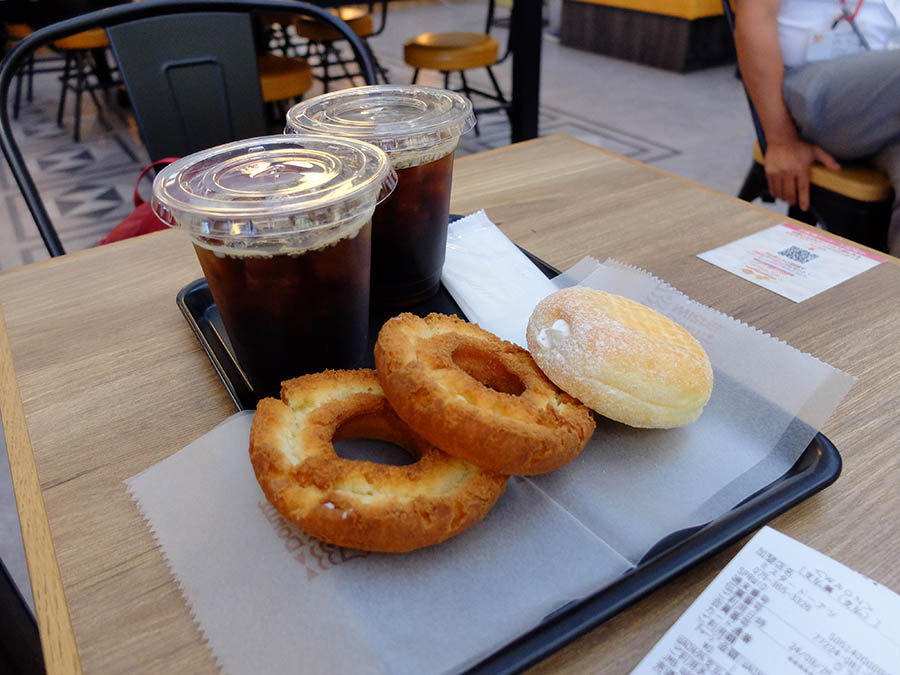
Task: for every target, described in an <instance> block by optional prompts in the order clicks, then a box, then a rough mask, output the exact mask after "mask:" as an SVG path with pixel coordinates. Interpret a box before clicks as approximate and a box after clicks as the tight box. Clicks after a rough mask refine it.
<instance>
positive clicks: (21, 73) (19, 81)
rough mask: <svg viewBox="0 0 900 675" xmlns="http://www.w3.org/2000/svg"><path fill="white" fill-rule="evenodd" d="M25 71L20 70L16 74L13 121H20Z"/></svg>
mask: <svg viewBox="0 0 900 675" xmlns="http://www.w3.org/2000/svg"><path fill="white" fill-rule="evenodd" d="M24 71H25V69H24V68H20V69H19V72H18V73H16V93H15V94H14V95H13V115H12V116H13V119H14V120H17V119H19V103H20V102H21V100H22V79H23V78H24V77H25V72H24Z"/></svg>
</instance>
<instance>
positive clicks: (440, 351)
mask: <svg viewBox="0 0 900 675" xmlns="http://www.w3.org/2000/svg"><path fill="white" fill-rule="evenodd" d="M375 367H376V371H377V372H378V380H379V382H381V386H382V388H383V389H384V393H385V396H387V399H388V401H390V403H391V406H392V407H393V409H394V410H395V411H396V413H397V415H398V416H399V417H400V418H401V419H402V420H403V421H405V422H406V423H407V424H408V425H409V426H410V427H411V428H412V429H414V430H415V431H416V433H417V434H419V435H421V436H423V437H424V438H426V439H427V440H429V441H431V442H432V443H434V444H435V445H437V446H438V447H440V448H441V449H442V450H444V451H445V452H447V453H450V454H452V455H455V456H456V457H460V458H462V459H465V460H467V461H469V462H472V463H473V464H477V465H478V466H481V467H484V468H485V469H489V470H491V471H496V472H498V473H504V474H526V475H530V474H538V473H544V472H547V471H552V470H553V469H557V468H559V467H560V466H562V465H564V464H566V463H567V462H569V461H570V460H572V459H573V458H574V457H576V456H577V455H578V453H580V452H581V450H582V449H583V448H584V446H585V444H586V443H587V441H588V439H589V438H590V437H591V434H592V433H593V431H594V418H593V415H592V413H591V412H590V411H589V410H588V408H586V407H585V406H584V405H582V404H581V403H580V402H578V401H577V400H576V399H574V398H572V397H571V396H569V395H568V394H566V393H565V392H563V391H562V390H560V389H559V388H557V387H556V385H554V384H553V383H552V382H551V381H550V380H549V379H547V376H546V375H544V374H543V373H542V372H541V370H540V368H538V367H537V365H536V364H535V362H534V360H533V359H532V358H531V355H530V354H529V353H528V352H527V351H525V350H524V349H522V348H521V347H519V346H517V345H514V344H512V343H510V342H506V341H504V340H501V339H500V338H499V337H497V336H496V335H493V334H492V333H489V332H487V331H485V330H483V329H482V328H479V327H478V326H476V325H474V324H471V323H467V322H465V321H463V320H461V319H459V318H457V317H451V316H445V315H442V314H429V315H428V316H427V317H425V318H424V319H423V318H421V317H418V316H414V315H412V314H401V315H399V316H396V317H394V318H393V319H391V320H389V321H387V322H386V323H385V324H384V326H383V327H382V329H381V332H380V333H379V335H378V341H377V343H376V344H375Z"/></svg>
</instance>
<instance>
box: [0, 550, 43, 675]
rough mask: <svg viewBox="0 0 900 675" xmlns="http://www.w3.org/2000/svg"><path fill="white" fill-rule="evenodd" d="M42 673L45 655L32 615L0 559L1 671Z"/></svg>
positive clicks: (28, 674)
mask: <svg viewBox="0 0 900 675" xmlns="http://www.w3.org/2000/svg"><path fill="white" fill-rule="evenodd" d="M43 672H44V657H43V654H42V653H41V639H40V636H39V634H38V628H37V623H36V622H35V620H34V615H33V614H32V613H31V609H30V608H29V607H28V605H27V604H25V600H24V599H23V598H22V595H21V594H20V593H19V589H18V588H16V585H15V584H14V583H13V580H12V577H10V575H9V572H8V571H7V570H6V566H5V565H4V564H3V561H2V560H0V673H8V674H9V675H38V674H39V673H43Z"/></svg>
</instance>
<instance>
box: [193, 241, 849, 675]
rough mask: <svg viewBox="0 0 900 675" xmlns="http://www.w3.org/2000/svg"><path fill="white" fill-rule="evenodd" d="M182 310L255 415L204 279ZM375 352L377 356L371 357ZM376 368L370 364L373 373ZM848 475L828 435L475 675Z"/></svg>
mask: <svg viewBox="0 0 900 675" xmlns="http://www.w3.org/2000/svg"><path fill="white" fill-rule="evenodd" d="M524 253H525V254H526V255H527V256H528V257H529V258H530V259H531V260H532V261H533V262H534V263H535V264H536V265H537V266H538V268H539V269H540V270H541V271H542V272H544V274H546V275H547V276H548V277H554V276H556V275H557V274H559V272H558V270H555V269H554V268H553V267H551V266H550V265H547V264H546V263H544V262H543V261H542V260H540V259H538V258H536V257H534V256H533V255H531V254H529V253H528V252H527V251H524ZM177 302H178V306H179V308H180V309H181V311H182V312H183V313H184V316H185V318H186V319H187V321H188V323H189V324H190V326H191V328H192V329H193V331H194V333H195V334H196V335H197V338H198V340H200V344H201V345H202V346H203V349H204V351H205V352H206V354H207V355H208V356H209V359H210V361H211V362H212V364H213V367H214V368H215V369H216V372H217V373H218V374H219V377H221V378H222V382H223V383H224V384H225V387H226V389H227V390H228V393H229V395H230V396H231V399H232V400H233V401H234V404H235V406H237V408H238V409H239V410H247V409H251V410H252V409H254V408H255V407H256V402H257V400H258V397H257V396H256V395H255V394H254V392H253V390H252V389H251V387H250V385H249V383H248V382H247V378H246V377H245V376H244V374H243V373H242V372H241V369H240V366H239V365H238V364H237V362H236V361H235V359H234V357H233V356H232V354H231V349H230V347H229V344H228V339H227V337H226V335H225V331H224V329H223V328H222V324H221V321H220V319H219V313H218V310H217V309H216V306H215V304H214V303H213V300H212V295H211V294H210V291H209V287H208V286H207V284H206V281H205V280H204V279H198V280H197V281H194V282H192V283H190V284H188V285H187V286H185V287H184V288H183V289H182V290H181V292H180V293H179V294H178V298H177ZM404 311H410V312H413V313H416V314H420V315H422V316H424V315H425V314H427V313H429V312H441V313H443V314H457V315H459V316H462V317H464V315H463V314H462V312H461V310H460V309H459V306H458V305H457V304H456V302H455V301H454V300H453V298H452V297H451V296H450V294H449V293H448V292H447V291H446V290H445V289H444V288H443V287H441V290H440V292H439V293H438V295H436V296H435V297H433V298H431V299H429V300H427V301H425V302H423V303H421V304H420V305H417V306H415V307H412V308H408V309H406V310H404ZM395 313H396V312H395V311H389V310H385V311H381V310H375V311H374V312H373V314H372V317H371V320H370V331H369V332H370V338H369V340H370V342H371V345H370V346H372V347H374V342H375V339H376V338H377V336H378V329H379V328H380V327H381V325H382V324H383V323H384V322H385V321H386V320H387V319H388V318H390V317H391V316H393V315H394V314H395ZM371 353H372V350H371V349H369V354H371ZM372 365H373V364H371V363H370V364H369V366H370V367H371V366H372ZM840 473H841V456H840V454H839V453H838V451H837V448H835V446H834V445H833V444H832V443H831V441H829V440H828V439H827V438H826V437H825V436H823V435H822V434H816V436H815V437H814V438H813V440H812V442H811V443H810V444H809V446H808V447H807V448H806V450H805V451H804V452H803V454H802V455H801V456H800V458H799V459H798V460H797V462H796V463H795V464H794V466H793V467H791V469H790V470H789V471H788V472H787V473H786V474H784V475H783V476H781V477H780V478H778V479H777V480H775V481H773V482H772V483H770V484H769V485H767V486H766V487H765V488H763V489H762V490H760V491H759V492H757V493H756V494H755V495H752V496H751V497H748V498H747V499H746V500H744V502H742V503H741V504H739V505H738V506H736V507H735V508H733V509H732V510H731V511H729V512H728V513H726V514H725V515H723V516H721V517H720V518H717V519H716V520H714V521H712V522H710V523H707V524H706V525H703V526H700V527H696V528H692V529H689V530H683V531H680V532H676V533H673V534H671V535H669V536H668V537H666V538H665V539H664V540H662V541H660V542H659V543H657V545H656V546H654V547H653V548H652V549H651V551H650V553H648V554H647V556H645V558H644V559H643V560H642V561H641V562H640V563H639V564H638V565H636V566H635V567H634V568H632V569H631V570H629V571H628V572H626V573H625V574H624V575H622V577H620V578H619V580H618V581H616V582H615V583H613V584H612V585H610V586H608V587H606V588H605V589H603V590H602V591H599V592H598V593H595V594H594V595H591V596H589V597H587V598H585V599H583V600H580V601H578V602H574V603H571V604H569V605H567V606H565V607H563V608H562V609H560V610H558V611H557V612H555V613H554V614H553V615H551V616H550V617H548V618H547V619H546V620H545V621H543V622H542V623H541V624H540V625H539V626H538V627H537V628H535V629H533V630H532V631H530V632H528V633H526V634H524V635H522V636H521V637H519V638H518V639H516V640H515V641H513V642H511V643H510V644H508V645H507V646H505V647H503V648H502V649H500V650H498V651H497V652H495V653H494V654H492V655H491V656H489V657H488V658H486V659H485V660H484V661H482V662H481V663H479V664H478V665H476V666H474V667H473V668H472V669H470V671H468V672H471V673H518V672H521V671H523V670H525V669H526V668H528V667H530V666H532V665H534V664H535V663H537V662H539V661H541V660H542V659H544V658H546V657H547V656H549V655H550V654H552V653H553V652H555V651H557V650H558V649H561V648H562V647H564V646H565V645H567V644H569V643H570V642H572V641H573V640H575V639H577V638H578V637H580V636H581V635H584V634H585V633H587V632H588V631H590V630H592V629H594V628H596V627H597V626H599V625H600V624H601V623H603V622H604V621H606V620H608V619H610V618H612V617H613V616H615V615H616V614H618V613H619V612H621V611H622V610H623V609H625V608H626V607H628V606H629V605H631V604H633V603H635V602H637V601H638V600H640V599H641V598H642V597H644V596H645V595H647V594H649V593H651V592H652V591H654V590H655V589H657V588H659V587H660V586H661V585H663V584H664V583H666V582H667V581H669V580H671V579H672V578H674V577H675V576H677V575H678V574H681V573H682V572H684V571H685V570H687V569H688V568H690V567H692V566H693V565H695V564H697V563H698V562H700V561H701V560H703V559H704V558H707V557H709V556H711V555H713V554H715V553H718V552H719V551H721V550H722V549H724V548H726V547H728V546H730V545H731V544H733V543H734V542H736V541H738V540H739V539H741V538H742V537H745V536H746V535H748V534H750V533H751V532H753V531H754V530H756V529H757V528H758V527H761V526H762V525H763V524H765V523H766V522H768V521H769V520H771V519H773V518H774V517H775V516H777V515H779V514H781V513H784V512H785V511H787V510H788V509H790V508H791V507H793V506H795V505H796V504H798V503H800V502H801V501H803V500H804V499H806V498H807V497H809V496H810V495H812V494H814V493H816V492H818V491H819V490H821V489H823V488H825V487H827V486H828V485H830V484H831V483H833V482H834V481H835V480H837V478H838V476H839V475H840Z"/></svg>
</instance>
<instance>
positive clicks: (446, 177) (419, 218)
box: [372, 151, 453, 306]
mask: <svg viewBox="0 0 900 675" xmlns="http://www.w3.org/2000/svg"><path fill="white" fill-rule="evenodd" d="M452 180H453V152H452V151H451V152H450V153H449V154H447V155H444V156H443V157H441V158H440V159H435V160H432V161H430V162H426V163H425V164H419V165H418V166H409V167H405V168H397V187H396V188H395V189H394V192H392V193H391V196H390V197H388V198H387V199H386V200H384V201H383V202H382V203H381V204H379V205H378V207H377V208H376V209H375V213H374V214H373V216H372V232H373V235H372V288H373V293H377V302H378V303H379V304H382V305H388V306H390V305H392V304H398V305H403V304H407V303H415V302H419V301H421V300H424V299H426V298H429V297H431V296H432V295H434V294H435V293H436V292H437V290H438V287H439V286H440V283H441V270H442V269H443V267H444V257H445V254H446V251H447V221H448V219H449V214H450V184H451V182H452ZM375 289H377V291H376V290H375Z"/></svg>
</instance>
